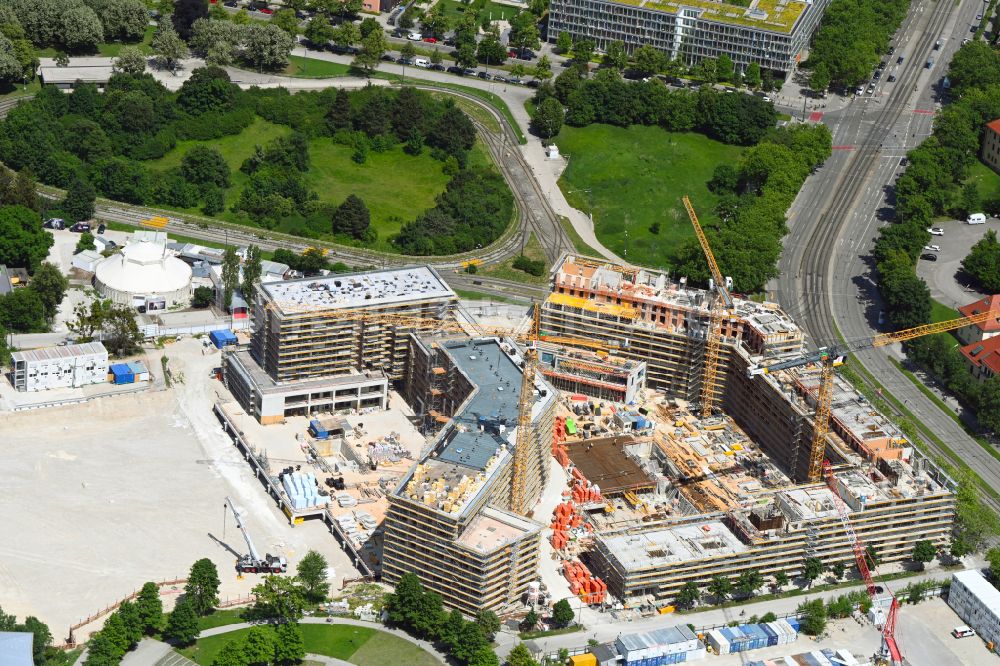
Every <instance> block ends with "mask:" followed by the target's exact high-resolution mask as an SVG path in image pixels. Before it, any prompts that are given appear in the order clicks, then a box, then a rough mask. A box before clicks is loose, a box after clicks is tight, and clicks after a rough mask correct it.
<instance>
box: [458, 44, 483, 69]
mask: <svg viewBox="0 0 1000 666" xmlns="http://www.w3.org/2000/svg"><path fill="white" fill-rule="evenodd" d="M478 63H479V61H478V59H477V58H476V47H474V46H473V45H472V44H462V45H461V46H459V47H458V50H457V51H456V52H455V64H456V65H458V66H459V67H465V68H466V69H471V68H473V67H475V66H476V65H477V64H478Z"/></svg>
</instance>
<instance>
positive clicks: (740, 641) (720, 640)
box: [705, 620, 798, 654]
mask: <svg viewBox="0 0 1000 666" xmlns="http://www.w3.org/2000/svg"><path fill="white" fill-rule="evenodd" d="M796 638H798V632H796V630H795V629H793V628H792V626H791V625H790V624H789V623H788V622H787V621H785V620H778V621H776V622H769V623H766V624H741V625H739V626H738V627H722V628H720V629H712V630H711V631H709V632H708V633H707V634H706V635H705V642H706V643H707V644H708V645H709V646H710V647H711V648H712V650H713V651H714V652H715V653H716V654H730V653H733V652H746V651H747V650H757V649H760V648H764V647H769V646H773V645H787V644H789V643H792V642H794V641H795V639H796Z"/></svg>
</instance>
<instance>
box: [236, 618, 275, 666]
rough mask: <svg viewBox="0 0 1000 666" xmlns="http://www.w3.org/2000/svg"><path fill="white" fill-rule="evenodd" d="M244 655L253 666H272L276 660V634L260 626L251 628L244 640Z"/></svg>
mask: <svg viewBox="0 0 1000 666" xmlns="http://www.w3.org/2000/svg"><path fill="white" fill-rule="evenodd" d="M243 655H244V657H245V658H246V660H247V664H250V665H251V666H270V664H271V662H272V660H273V659H274V632H273V631H272V630H271V629H270V628H269V627H263V626H260V625H257V626H254V627H250V629H249V631H247V633H246V636H244V638H243Z"/></svg>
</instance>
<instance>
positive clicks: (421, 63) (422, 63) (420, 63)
mask: <svg viewBox="0 0 1000 666" xmlns="http://www.w3.org/2000/svg"><path fill="white" fill-rule="evenodd" d="M413 66H414V67H423V68H424V69H427V68H428V67H430V66H431V61H430V60H428V59H427V58H414V59H413Z"/></svg>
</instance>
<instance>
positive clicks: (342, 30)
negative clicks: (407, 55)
mask: <svg viewBox="0 0 1000 666" xmlns="http://www.w3.org/2000/svg"><path fill="white" fill-rule="evenodd" d="M331 39H332V40H333V43H334V44H336V45H337V46H341V47H343V48H345V49H346V48H348V47H350V46H353V45H354V44H357V43H358V42H360V41H361V40H362V35H361V28H359V27H358V26H356V25H355V24H353V23H351V22H350V21H348V22H346V23H341V24H340V25H338V26H337V27H336V28H334V29H333V37H332V38H331ZM411 48H412V45H411Z"/></svg>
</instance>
